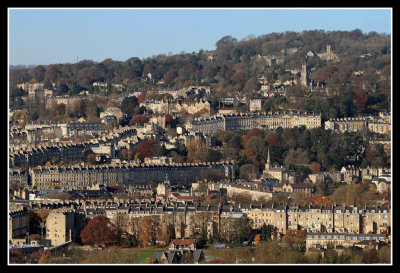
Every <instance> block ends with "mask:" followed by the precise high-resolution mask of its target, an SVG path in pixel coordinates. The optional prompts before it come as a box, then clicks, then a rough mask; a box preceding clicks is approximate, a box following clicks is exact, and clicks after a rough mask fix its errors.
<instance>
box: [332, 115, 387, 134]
mask: <svg viewBox="0 0 400 273" xmlns="http://www.w3.org/2000/svg"><path fill="white" fill-rule="evenodd" d="M366 128H368V130H369V131H370V132H375V133H379V134H388V133H390V132H391V114H390V113H379V116H377V117H375V116H359V117H346V118H335V119H330V120H327V121H325V129H326V130H334V131H339V132H341V133H342V132H346V131H352V132H357V131H360V130H363V129H366Z"/></svg>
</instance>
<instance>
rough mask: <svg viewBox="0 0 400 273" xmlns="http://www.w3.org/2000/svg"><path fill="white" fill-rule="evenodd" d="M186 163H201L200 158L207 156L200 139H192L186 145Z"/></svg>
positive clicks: (205, 148)
mask: <svg viewBox="0 0 400 273" xmlns="http://www.w3.org/2000/svg"><path fill="white" fill-rule="evenodd" d="M186 151H187V160H186V161H187V162H194V161H196V160H197V161H201V160H199V159H200V158H201V156H202V155H203V156H207V147H206V144H205V143H204V142H203V141H201V140H200V139H193V140H192V141H190V142H189V143H188V144H187V145H186Z"/></svg>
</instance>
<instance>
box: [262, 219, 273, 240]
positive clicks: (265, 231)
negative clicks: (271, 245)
mask: <svg viewBox="0 0 400 273" xmlns="http://www.w3.org/2000/svg"><path fill="white" fill-rule="evenodd" d="M271 234H272V226H271V225H266V224H265V223H264V224H263V225H262V227H261V240H262V241H270V240H271Z"/></svg>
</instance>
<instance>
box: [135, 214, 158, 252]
mask: <svg viewBox="0 0 400 273" xmlns="http://www.w3.org/2000/svg"><path fill="white" fill-rule="evenodd" d="M153 225H154V223H153V221H152V219H151V217H142V219H141V220H140V222H139V237H138V240H139V242H140V244H141V245H142V247H146V246H147V245H148V243H149V242H151V240H152V238H153Z"/></svg>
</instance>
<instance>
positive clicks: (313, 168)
mask: <svg viewBox="0 0 400 273" xmlns="http://www.w3.org/2000/svg"><path fill="white" fill-rule="evenodd" d="M310 170H311V172H312V173H319V172H320V170H321V165H320V164H319V163H318V162H315V161H313V162H311V164H310Z"/></svg>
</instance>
